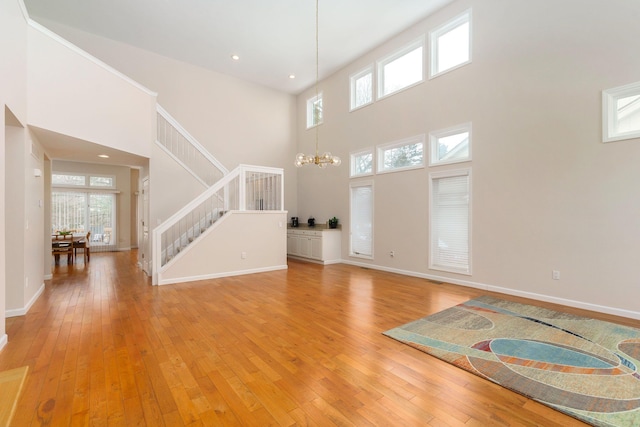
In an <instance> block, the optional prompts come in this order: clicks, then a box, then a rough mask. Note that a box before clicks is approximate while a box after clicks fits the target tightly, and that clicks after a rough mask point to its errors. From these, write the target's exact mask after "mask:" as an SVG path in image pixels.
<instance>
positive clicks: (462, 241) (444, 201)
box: [429, 169, 471, 274]
mask: <svg viewBox="0 0 640 427" xmlns="http://www.w3.org/2000/svg"><path fill="white" fill-rule="evenodd" d="M429 179H430V183H431V185H430V189H431V191H430V193H431V215H429V218H430V224H429V230H430V233H429V234H430V236H431V242H430V247H431V250H430V254H429V268H431V269H434V270H443V271H450V272H454V273H463V274H471V262H470V261H471V233H470V224H471V170H470V169H460V170H453V171H446V172H438V173H432V174H430V175H429Z"/></svg>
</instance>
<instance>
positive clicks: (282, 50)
mask: <svg viewBox="0 0 640 427" xmlns="http://www.w3.org/2000/svg"><path fill="white" fill-rule="evenodd" d="M451 1H453V0H321V1H320V2H319V68H320V78H321V79H322V78H323V77H326V76H328V75H330V74H331V73H333V72H335V71H337V70H338V69H340V68H342V67H344V66H345V65H346V64H348V63H349V62H351V61H352V60H354V59H355V58H357V57H359V56H361V55H362V54H364V53H365V52H367V51H369V50H371V49H372V48H374V47H375V46H377V45H379V44H380V43H382V42H383V41H385V40H387V39H389V38H391V37H392V36H394V35H395V34H398V33H399V32H401V31H402V30H404V29H406V28H408V27H410V26H411V25H413V24H415V23H417V22H418V21H420V20H422V19H424V18H425V17H426V16H428V15H429V14H431V13H433V12H434V11H435V10H437V9H439V8H441V7H442V6H443V5H445V4H447V3H450V2H451ZM24 2H25V5H26V7H27V10H28V12H29V15H30V17H31V18H32V19H34V20H36V21H38V18H44V19H45V20H49V21H54V22H56V23H60V24H63V25H66V26H69V27H73V28H77V29H80V30H83V31H86V32H90V33H95V34H97V35H100V36H103V37H107V38H110V39H114V40H118V41H120V42H124V43H127V44H130V45H133V46H137V47H139V48H142V49H145V50H149V51H153V52H156V53H158V54H161V55H163V56H167V57H171V58H175V59H178V60H181V61H184V62H188V63H191V64H194V65H198V66H201V67H204V68H208V69H211V70H214V71H217V72H221V73H224V74H229V75H233V76H236V77H239V78H241V79H244V80H247V81H251V82H255V83H258V84H261V85H265V86H268V87H271V88H274V89H276V90H279V91H283V92H288V93H292V94H297V93H299V92H301V91H302V90H304V89H306V88H308V87H310V86H311V85H312V84H313V83H314V81H315V73H316V71H315V53H316V52H315V49H316V48H315V6H316V2H315V1H314V0H85V1H82V0H24ZM43 24H44V22H43ZM232 54H237V55H239V56H240V60H239V61H233V60H232V59H231V55H232ZM290 74H295V75H296V78H295V79H290V78H289V77H288V76H289V75H290Z"/></svg>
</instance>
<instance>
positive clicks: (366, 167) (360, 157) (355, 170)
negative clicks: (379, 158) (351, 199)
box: [351, 148, 373, 177]
mask: <svg viewBox="0 0 640 427" xmlns="http://www.w3.org/2000/svg"><path fill="white" fill-rule="evenodd" d="M371 174H373V149H371V148H369V149H367V150H363V151H358V152H357V153H352V154H351V177H355V176H364V175H371Z"/></svg>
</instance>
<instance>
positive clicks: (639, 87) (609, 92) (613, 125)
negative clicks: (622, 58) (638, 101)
mask: <svg viewBox="0 0 640 427" xmlns="http://www.w3.org/2000/svg"><path fill="white" fill-rule="evenodd" d="M635 95H640V82H635V83H631V84H628V85H624V86H618V87H614V88H611V89H606V90H603V91H602V142H604V143H607V142H614V141H622V140H625V139H634V138H640V129H639V130H636V131H629V132H622V133H620V132H618V131H617V118H618V114H617V108H616V104H617V100H618V99H620V98H627V97H629V96H635Z"/></svg>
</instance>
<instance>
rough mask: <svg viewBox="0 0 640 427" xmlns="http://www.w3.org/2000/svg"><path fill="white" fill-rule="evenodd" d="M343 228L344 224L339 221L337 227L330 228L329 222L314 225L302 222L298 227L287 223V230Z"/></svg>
mask: <svg viewBox="0 0 640 427" xmlns="http://www.w3.org/2000/svg"><path fill="white" fill-rule="evenodd" d="M341 228H342V224H340V223H338V227H337V228H329V226H328V225H327V224H316V225H314V226H313V227H309V226H308V225H307V224H306V223H305V224H302V223H301V224H300V225H298V226H297V227H292V226H291V223H287V230H316V231H324V230H340V229H341Z"/></svg>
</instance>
